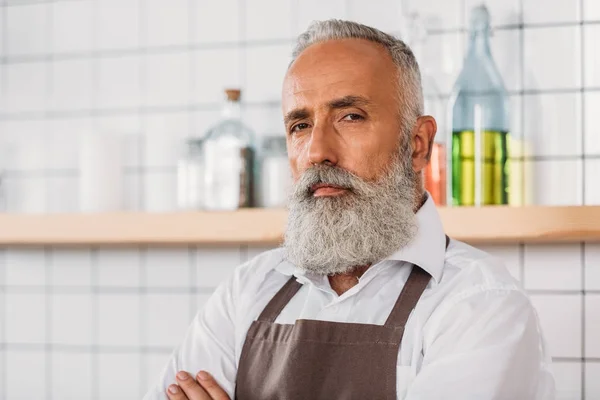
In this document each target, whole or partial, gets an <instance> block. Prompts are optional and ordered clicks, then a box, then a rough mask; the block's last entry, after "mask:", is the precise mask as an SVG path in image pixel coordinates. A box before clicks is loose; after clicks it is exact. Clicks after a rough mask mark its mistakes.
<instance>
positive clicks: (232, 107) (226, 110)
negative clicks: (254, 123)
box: [221, 100, 242, 119]
mask: <svg viewBox="0 0 600 400" xmlns="http://www.w3.org/2000/svg"><path fill="white" fill-rule="evenodd" d="M221 116H222V117H223V118H225V119H240V118H241V116H242V112H241V108H240V102H239V101H232V100H227V101H226V102H225V105H224V106H223V110H222V111H221Z"/></svg>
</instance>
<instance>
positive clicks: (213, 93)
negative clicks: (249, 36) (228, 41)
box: [192, 48, 249, 104]
mask: <svg viewBox="0 0 600 400" xmlns="http://www.w3.org/2000/svg"><path fill="white" fill-rule="evenodd" d="M192 57H193V58H194V59H193V62H194V70H193V71H192V74H193V81H194V93H193V101H194V102H198V103H213V104H214V103H220V102H221V101H223V99H225V92H224V89H225V88H236V87H241V86H242V82H243V75H242V64H241V63H242V58H243V57H244V52H243V50H242V49H241V48H224V49H206V50H204V49H203V50H198V51H194V52H193V53H192ZM242 99H243V100H244V101H248V100H249V99H248V96H247V93H246V91H245V90H244V92H242Z"/></svg>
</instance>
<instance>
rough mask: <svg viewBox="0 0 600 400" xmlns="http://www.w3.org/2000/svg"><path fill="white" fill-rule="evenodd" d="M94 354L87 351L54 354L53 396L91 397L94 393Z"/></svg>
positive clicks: (68, 397) (55, 397)
mask: <svg viewBox="0 0 600 400" xmlns="http://www.w3.org/2000/svg"><path fill="white" fill-rule="evenodd" d="M93 379H94V377H93V375H92V356H91V355H90V354H87V353H81V354H78V353H60V352H56V353H53V354H52V390H51V393H52V398H53V399H82V400H83V399H89V398H92V397H93V396H94V394H93V393H92V390H91V388H92V380H93Z"/></svg>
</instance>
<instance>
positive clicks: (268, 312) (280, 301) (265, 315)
mask: <svg viewBox="0 0 600 400" xmlns="http://www.w3.org/2000/svg"><path fill="white" fill-rule="evenodd" d="M301 287H302V284H301V283H300V282H298V281H297V280H296V277H295V276H293V275H292V277H291V278H290V279H289V280H288V281H287V282H286V283H285V285H283V286H282V288H281V289H279V291H278V292H277V294H275V296H273V298H272V299H271V301H269V303H268V304H267V306H266V307H265V308H264V310H263V311H262V312H261V313H260V315H259V316H258V321H265V322H275V319H276V318H277V316H278V315H279V313H280V312H281V310H283V308H284V307H285V305H286V304H287V303H288V302H289V301H290V300H291V299H292V297H294V295H295V294H296V293H297V292H298V290H300V288H301Z"/></svg>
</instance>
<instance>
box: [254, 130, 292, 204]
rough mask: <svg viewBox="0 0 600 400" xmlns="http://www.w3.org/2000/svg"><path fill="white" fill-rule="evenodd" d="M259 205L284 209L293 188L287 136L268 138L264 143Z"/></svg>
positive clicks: (258, 183) (258, 182) (259, 183)
mask: <svg viewBox="0 0 600 400" xmlns="http://www.w3.org/2000/svg"><path fill="white" fill-rule="evenodd" d="M259 171H260V174H259V177H258V179H257V186H258V191H257V196H256V197H257V199H256V200H257V203H258V205H259V206H260V207H268V208H283V207H285V206H286V203H287V198H288V195H289V193H290V190H291V187H292V171H291V169H290V162H289V160H288V156H287V148H286V139H285V136H268V137H265V138H264V139H263V141H262V146H261V156H260V168H259Z"/></svg>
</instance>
